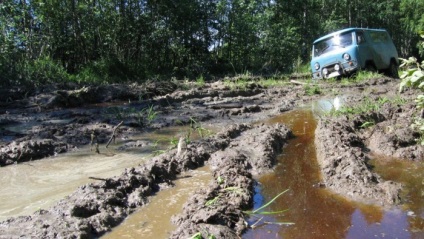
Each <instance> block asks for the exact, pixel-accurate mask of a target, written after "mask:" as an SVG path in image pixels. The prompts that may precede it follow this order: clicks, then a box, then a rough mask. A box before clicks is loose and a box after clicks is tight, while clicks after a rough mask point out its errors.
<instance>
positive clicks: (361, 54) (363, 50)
mask: <svg viewBox="0 0 424 239" xmlns="http://www.w3.org/2000/svg"><path fill="white" fill-rule="evenodd" d="M355 36H356V37H355V39H356V45H357V48H358V56H357V60H358V65H359V67H360V68H361V69H364V68H365V63H366V62H367V61H368V60H371V59H372V52H371V49H370V46H369V43H370V40H369V39H367V38H366V37H365V33H364V31H356V32H355Z"/></svg>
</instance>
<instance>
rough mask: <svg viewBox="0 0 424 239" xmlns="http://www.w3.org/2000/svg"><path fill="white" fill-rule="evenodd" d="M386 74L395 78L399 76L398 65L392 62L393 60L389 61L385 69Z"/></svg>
mask: <svg viewBox="0 0 424 239" xmlns="http://www.w3.org/2000/svg"><path fill="white" fill-rule="evenodd" d="M387 75H389V76H391V77H393V78H395V79H398V78H399V71H398V65H397V64H396V63H395V62H393V61H391V62H390V66H389V69H387Z"/></svg>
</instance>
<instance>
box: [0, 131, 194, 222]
mask: <svg viewBox="0 0 424 239" xmlns="http://www.w3.org/2000/svg"><path fill="white" fill-rule="evenodd" d="M188 130H189V129H188V127H171V128H167V129H163V130H157V131H155V132H149V133H145V134H142V135H134V136H130V137H128V138H125V139H117V140H116V144H111V145H110V146H109V147H108V148H105V145H101V146H100V154H96V153H94V151H90V148H89V147H85V148H81V149H80V150H79V151H78V152H69V153H66V154H60V155H58V156H55V157H50V158H47V159H43V160H36V161H29V162H25V163H21V164H15V165H9V166H7V167H0V184H1V185H2V187H1V188H0V201H1V202H2V203H1V204H0V221H3V220H5V219H7V218H8V217H12V216H13V217H16V216H21V215H30V214H32V213H34V212H35V211H36V210H39V209H45V208H49V207H50V206H52V205H53V204H55V203H56V202H57V201H59V200H60V199H62V198H64V197H65V196H67V195H69V194H71V193H72V192H73V191H75V189H76V188H78V187H79V186H81V185H84V184H87V183H90V182H94V181H95V180H96V178H97V179H102V178H109V177H113V176H116V175H120V174H121V173H122V171H124V169H125V168H130V167H134V166H137V165H139V164H141V163H143V162H144V161H145V160H146V159H148V158H151V157H152V156H153V155H155V154H156V153H160V152H162V150H166V149H167V148H169V147H172V143H171V141H172V139H174V141H175V140H176V139H178V138H179V137H180V136H182V135H185V134H187V132H188ZM198 137H199V135H198V134H196V133H193V134H191V138H192V139H193V140H194V139H196V138H198ZM128 142H135V143H134V144H137V142H138V145H135V146H134V145H132V146H131V148H130V149H128V150H126V151H125V152H122V151H121V150H119V149H120V147H123V146H124V145H126V144H127V143H128ZM176 142H178V141H176ZM93 178H94V179H93Z"/></svg>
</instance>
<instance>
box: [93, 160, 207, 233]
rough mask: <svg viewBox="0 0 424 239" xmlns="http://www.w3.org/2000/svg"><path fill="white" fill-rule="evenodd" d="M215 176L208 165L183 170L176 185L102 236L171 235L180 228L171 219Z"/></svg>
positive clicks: (163, 191) (161, 192)
mask: <svg viewBox="0 0 424 239" xmlns="http://www.w3.org/2000/svg"><path fill="white" fill-rule="evenodd" d="M211 179H212V175H211V173H210V170H209V167H207V166H205V167H202V168H199V169H196V170H194V171H188V172H184V173H182V175H180V176H179V179H177V180H176V181H175V182H174V183H175V186H174V187H172V188H169V189H165V190H162V191H160V192H159V193H157V194H156V195H155V196H154V199H153V200H152V201H151V202H150V203H149V204H148V205H146V206H144V207H142V208H140V209H139V210H138V211H137V212H135V213H133V214H132V215H131V216H129V217H128V218H127V219H126V220H125V221H124V222H123V223H122V224H121V225H119V226H118V227H116V228H114V229H113V231H112V232H110V233H108V234H106V235H104V236H103V237H101V238H102V239H115V238H134V239H136V238H168V237H169V236H170V235H169V233H170V232H172V231H173V230H175V229H176V227H175V225H174V224H172V223H171V220H169V219H170V218H171V217H172V216H173V215H176V214H179V213H181V211H182V205H183V204H184V203H185V202H186V201H187V199H188V197H189V196H190V195H191V194H192V193H193V192H194V191H196V190H197V189H199V188H202V187H205V186H206V185H207V184H208V183H209V182H210V180H211Z"/></svg>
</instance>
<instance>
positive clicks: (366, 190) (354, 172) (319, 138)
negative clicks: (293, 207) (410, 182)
mask: <svg viewBox="0 0 424 239" xmlns="http://www.w3.org/2000/svg"><path fill="white" fill-rule="evenodd" d="M315 145H316V150H317V159H318V162H319V165H320V168H321V172H322V175H323V180H324V184H325V186H326V187H328V188H330V189H332V190H334V191H335V192H337V193H340V194H342V195H344V196H347V197H349V198H351V199H354V200H358V201H366V202H379V203H380V204H383V205H390V204H397V203H399V202H400V195H399V194H400V189H401V185H400V184H398V183H394V182H385V181H384V180H383V179H381V177H380V176H379V175H377V174H376V173H374V172H372V171H371V170H370V165H368V164H367V161H368V158H367V156H366V154H365V153H364V152H363V150H364V143H363V141H362V139H361V138H360V137H359V136H358V135H357V134H355V128H354V127H353V123H352V121H350V120H349V119H348V118H347V117H342V118H338V119H330V120H326V121H320V122H319V123H318V125H317V129H316V131H315Z"/></svg>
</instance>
